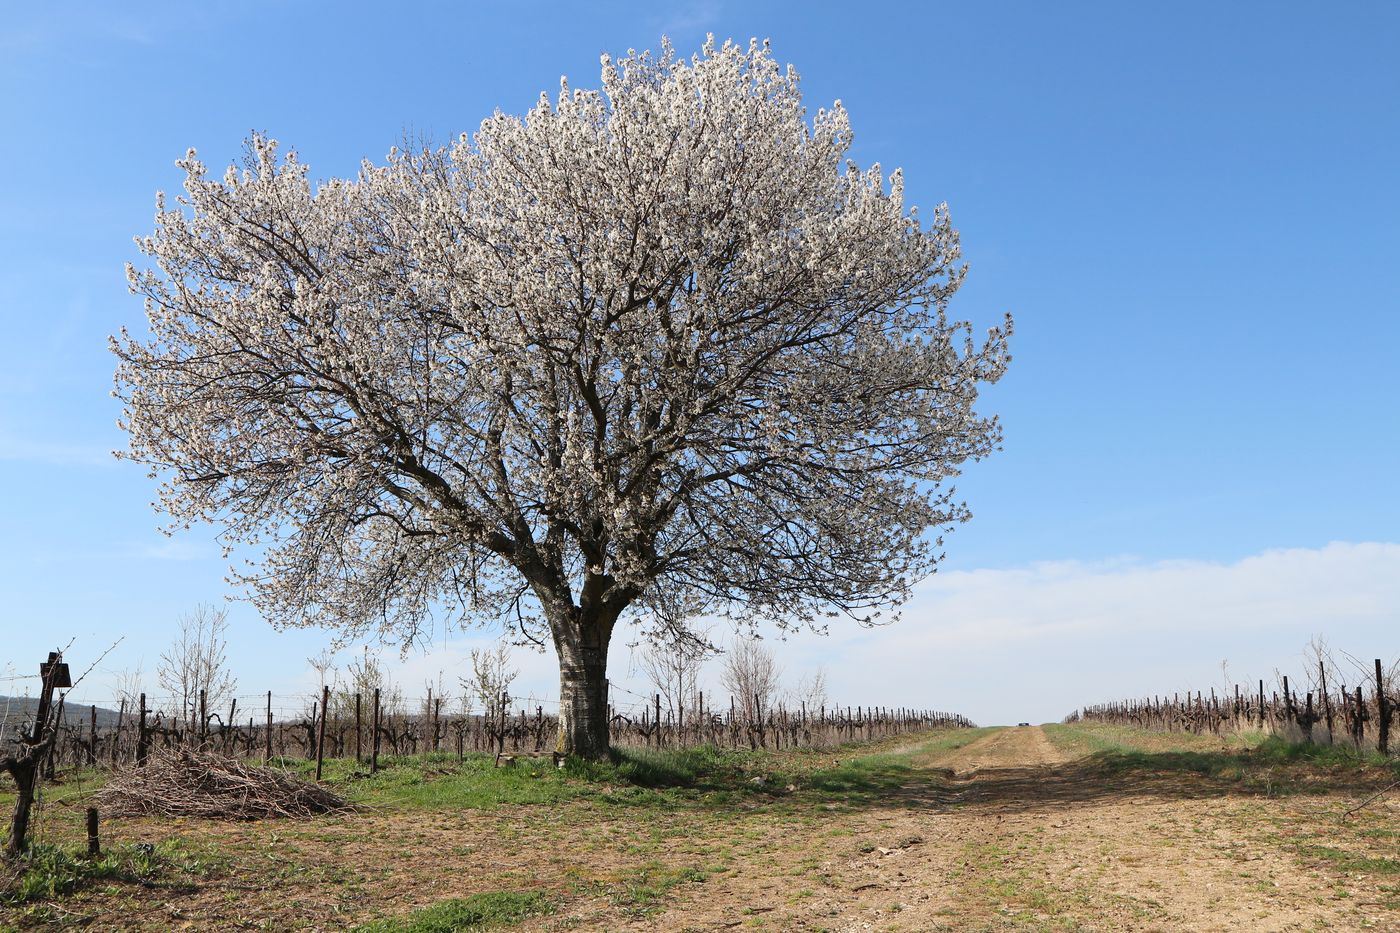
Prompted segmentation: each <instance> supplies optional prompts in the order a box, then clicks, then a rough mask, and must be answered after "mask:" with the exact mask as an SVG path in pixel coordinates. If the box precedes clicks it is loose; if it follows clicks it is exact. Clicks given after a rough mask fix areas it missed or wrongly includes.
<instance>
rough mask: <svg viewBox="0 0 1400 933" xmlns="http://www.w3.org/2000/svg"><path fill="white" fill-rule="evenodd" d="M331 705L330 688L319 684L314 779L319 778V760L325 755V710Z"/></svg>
mask: <svg viewBox="0 0 1400 933" xmlns="http://www.w3.org/2000/svg"><path fill="white" fill-rule="evenodd" d="M330 705H331V688H330V687H328V686H326V685H325V684H322V685H321V730H320V734H319V735H317V736H316V780H318V781H319V780H321V762H322V761H323V760H324V759H325V756H326V710H327V709H329V708H330Z"/></svg>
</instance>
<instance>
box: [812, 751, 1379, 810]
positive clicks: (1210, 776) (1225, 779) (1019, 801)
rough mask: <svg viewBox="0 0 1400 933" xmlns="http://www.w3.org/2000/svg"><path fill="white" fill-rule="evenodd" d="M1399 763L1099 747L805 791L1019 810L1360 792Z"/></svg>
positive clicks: (816, 784)
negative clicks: (1042, 759) (1061, 756)
mask: <svg viewBox="0 0 1400 933" xmlns="http://www.w3.org/2000/svg"><path fill="white" fill-rule="evenodd" d="M1398 771H1400V764H1395V763H1392V764H1390V765H1381V764H1377V763H1374V762H1368V761H1362V760H1356V759H1351V760H1345V759H1344V758H1342V757H1341V756H1339V755H1337V754H1335V753H1333V752H1332V751H1331V750H1318V751H1317V752H1316V753H1312V752H1310V751H1309V750H1307V749H1306V748H1303V749H1301V750H1300V749H1296V748H1295V747H1286V746H1282V745H1280V746H1276V747H1271V746H1265V747H1261V748H1257V749H1248V750H1240V751H1208V752H1206V751H1172V752H1142V751H1103V752H1098V753H1095V754H1092V755H1089V756H1087V757H1084V758H1079V759H1076V760H1074V761H1070V762H1066V763H1061V764H1054V765H1042V766H1030V767H999V768H986V769H982V770H979V771H973V772H967V773H964V774H954V773H953V772H952V771H950V770H949V769H946V768H913V767H908V766H900V765H895V764H884V765H874V766H870V767H866V768H860V769H849V770H846V771H844V772H832V773H828V774H817V775H813V776H812V778H811V779H810V781H809V783H808V790H809V791H810V792H811V793H812V794H813V795H815V796H817V797H818V798H826V800H827V803H828V804H829V805H835V806H837V807H839V808H841V809H847V808H849V809H868V808H878V807H892V808H909V807H914V808H919V807H925V808H930V809H936V810H947V809H951V808H954V807H968V806H972V807H984V808H988V809H992V810H995V811H998V812H1008V813H1015V812H1024V811H1030V810H1041V809H1046V808H1056V807H1073V806H1078V805H1084V804H1094V803H1103V802H1113V801H1122V800H1127V799H1131V798H1143V797H1147V798H1156V799H1162V800H1191V799H1203V798H1224V797H1277V796H1286V795H1298V794H1305V795H1327V794H1334V793H1336V794H1348V795H1355V794H1365V793H1370V792H1373V791H1375V790H1378V789H1380V788H1381V787H1384V786H1385V785H1386V784H1388V783H1390V782H1392V781H1394V780H1395V779H1396V777H1397V772H1398Z"/></svg>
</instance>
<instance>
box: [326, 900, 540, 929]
mask: <svg viewBox="0 0 1400 933" xmlns="http://www.w3.org/2000/svg"><path fill="white" fill-rule="evenodd" d="M553 909H554V905H553V903H552V902H551V901H550V900H549V898H548V897H546V896H545V895H544V893H543V892H540V891H488V892H485V893H482V894H473V895H472V896H470V897H461V898H453V899H452V900H448V901H439V902H438V903H436V904H433V905H432V906H430V907H424V908H422V909H421V910H415V911H413V912H412V913H410V914H408V915H407V916H404V917H392V918H388V919H384V920H375V921H373V922H371V923H366V924H362V925H361V926H357V927H355V929H354V931H353V933H469V931H475V930H488V929H491V928H493V927H503V926H510V925H512V924H515V923H518V922H520V921H521V920H525V919H527V918H529V917H533V916H536V915H538V914H544V913H549V912H550V911H552V910H553Z"/></svg>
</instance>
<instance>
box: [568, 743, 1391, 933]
mask: <svg viewBox="0 0 1400 933" xmlns="http://www.w3.org/2000/svg"><path fill="white" fill-rule="evenodd" d="M916 761H917V762H918V764H919V765H920V766H921V767H923V768H926V769H931V770H935V771H937V770H941V771H942V773H943V774H945V775H947V774H950V775H951V781H946V782H945V787H946V791H945V792H944V793H943V794H942V795H939V794H933V793H929V792H927V790H926V789H925V790H923V791H919V789H918V788H915V787H912V786H911V787H910V788H909V789H908V790H909V793H908V794H907V795H906V796H904V797H902V798H898V797H897V798H896V799H893V800H891V801H889V802H888V805H887V806H885V807H883V808H877V809H874V810H872V811H867V812H860V813H841V814H837V813H832V814H831V815H830V818H829V819H826V820H815V821H812V822H809V823H805V824H793V825H788V826H785V827H783V828H782V829H781V831H780V832H775V833H772V834H769V835H766V836H764V837H762V838H754V839H752V845H753V852H752V858H751V859H748V860H747V865H746V866H744V867H742V868H740V869H739V870H737V871H734V872H728V873H726V874H724V875H722V876H718V877H714V878H712V879H711V880H709V881H707V882H706V883H705V884H704V885H702V886H697V889H696V890H695V891H694V892H693V893H694V894H695V895H697V896H696V897H694V898H693V899H691V898H688V899H687V900H688V902H683V903H680V904H677V905H676V907H674V908H673V909H671V910H669V911H667V912H666V913H665V914H664V915H663V916H661V917H659V918H653V919H650V920H648V921H646V922H641V923H637V924H635V925H630V926H627V927H626V928H627V929H636V930H644V929H647V930H722V929H731V928H738V927H743V928H745V929H751V928H754V927H757V928H761V929H769V930H830V931H864V930H908V931H925V930H947V931H973V930H1086V931H1087V930H1102V931H1138V930H1140V931H1155V930H1162V931H1168V930H1172V931H1175V930H1221V931H1244V930H1248V931H1283V930H1314V929H1329V930H1352V929H1390V930H1397V929H1400V911H1397V908H1400V904H1397V903H1395V897H1394V890H1395V889H1394V888H1390V889H1387V888H1386V887H1385V882H1386V881H1387V880H1388V879H1387V878H1386V876H1385V875H1384V874H1382V875H1379V876H1376V875H1374V874H1373V875H1372V876H1371V877H1369V878H1368V877H1352V878H1346V879H1343V880H1342V881H1340V882H1339V880H1338V878H1337V877H1336V875H1335V873H1327V872H1320V871H1313V870H1310V869H1309V867H1307V865H1306V860H1302V859H1300V858H1299V855H1298V851H1297V850H1298V844H1299V839H1298V838H1297V834H1296V832H1295V830H1294V829H1291V828H1289V827H1290V826H1292V825H1293V824H1292V823H1291V822H1290V821H1288V820H1282V819H1281V817H1283V815H1284V811H1285V810H1287V811H1289V812H1291V813H1293V815H1295V816H1297V817H1298V818H1299V820H1300V821H1301V822H1302V823H1303V824H1306V825H1313V822H1314V818H1316V821H1319V822H1320V821H1323V820H1324V819H1327V820H1334V819H1335V817H1333V816H1331V815H1330V813H1329V812H1324V811H1330V810H1335V809H1336V808H1337V806H1338V805H1337V802H1336V801H1330V802H1329V801H1327V800H1326V799H1317V798H1303V799H1300V798H1296V797H1294V798H1287V799H1283V800H1279V799H1268V798H1263V799H1261V798H1259V797H1257V796H1244V795H1229V794H1220V793H1218V792H1212V790H1211V789H1210V788H1208V787H1206V786H1204V785H1201V784H1199V783H1198V782H1195V781H1194V780H1192V779H1193V778H1194V777H1195V775H1190V776H1188V777H1187V779H1185V780H1180V781H1171V782H1161V781H1151V782H1144V783H1141V784H1129V783H1123V782H1116V781H1114V780H1113V779H1112V778H1108V777H1105V776H1104V775H1103V774H1102V773H1100V771H1098V770H1097V769H1094V768H1091V767H1089V766H1088V765H1087V763H1086V762H1084V761H1083V760H1082V759H1076V758H1075V756H1073V755H1070V754H1067V753H1065V752H1062V751H1059V750H1058V749H1057V748H1056V747H1055V746H1054V745H1053V744H1052V743H1051V742H1050V740H1049V739H1048V738H1047V736H1046V734H1045V732H1044V730H1043V729H1041V728H1040V727H1035V726H1032V727H1023V728H1008V729H1003V730H1000V731H997V732H994V733H992V734H990V735H987V736H985V737H984V738H982V739H980V740H978V741H976V742H974V743H972V744H970V745H968V746H966V747H964V748H961V749H957V750H954V751H951V752H947V753H943V754H936V755H930V756H928V757H926V758H916ZM1397 812H1400V811H1397V808H1395V807H1394V806H1393V805H1390V804H1387V805H1386V811H1385V812H1384V813H1383V814H1377V815H1376V819H1378V820H1379V821H1380V822H1381V823H1384V824H1385V825H1388V826H1389V827H1391V830H1390V831H1392V832H1393V831H1394V828H1395V827H1396V826H1397V821H1396V817H1397ZM701 888H703V891H701V890H700V889H701ZM544 928H545V927H542V929H544ZM608 928H609V929H613V928H614V927H612V926H609V927H608Z"/></svg>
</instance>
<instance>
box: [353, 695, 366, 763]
mask: <svg viewBox="0 0 1400 933" xmlns="http://www.w3.org/2000/svg"><path fill="white" fill-rule="evenodd" d="M362 731H363V730H362V729H361V726H360V695H359V694H358V693H356V694H355V767H357V768H358V767H359V766H360V763H361V762H362V761H364V760H365V756H364V746H363V745H362V744H361V739H360V733H361V732H362Z"/></svg>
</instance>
